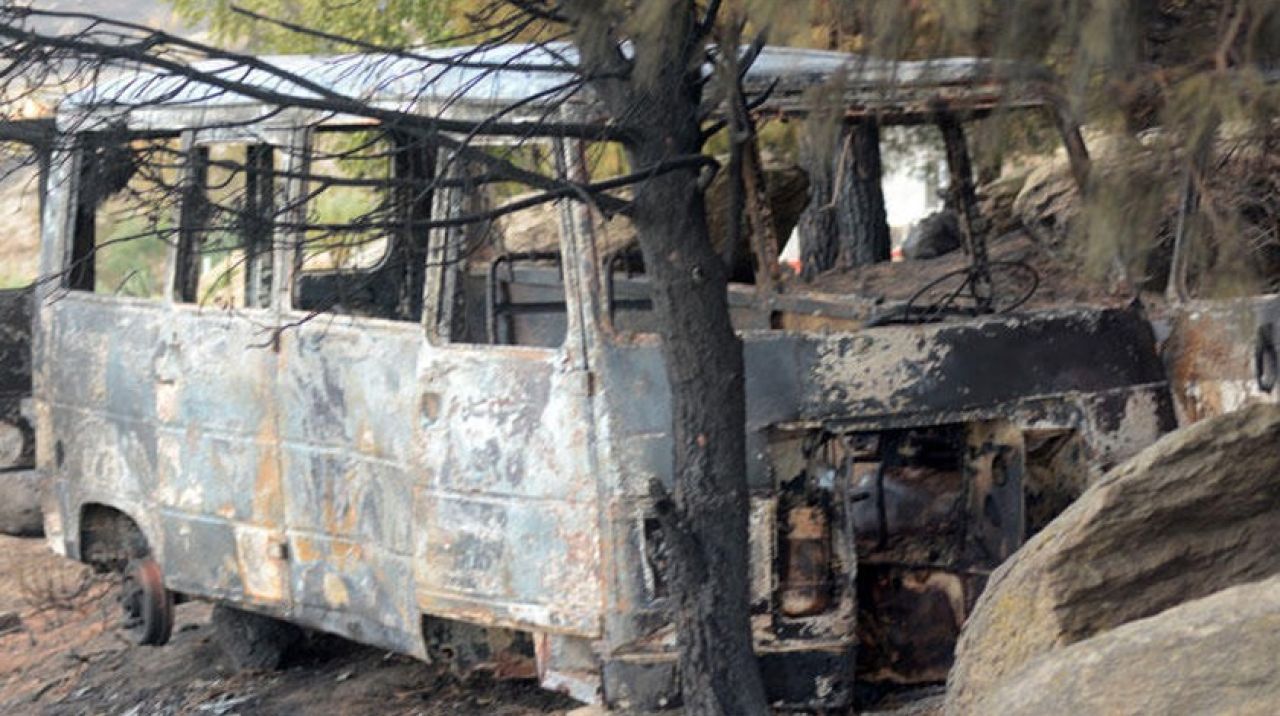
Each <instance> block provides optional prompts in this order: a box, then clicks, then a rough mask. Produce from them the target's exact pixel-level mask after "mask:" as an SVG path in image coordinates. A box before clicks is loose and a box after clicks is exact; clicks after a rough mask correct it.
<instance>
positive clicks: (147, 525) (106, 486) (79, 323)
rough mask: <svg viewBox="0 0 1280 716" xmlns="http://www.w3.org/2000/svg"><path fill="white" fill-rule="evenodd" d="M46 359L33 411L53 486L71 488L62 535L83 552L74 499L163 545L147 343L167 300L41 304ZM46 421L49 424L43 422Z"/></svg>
mask: <svg viewBox="0 0 1280 716" xmlns="http://www.w3.org/2000/svg"><path fill="white" fill-rule="evenodd" d="M41 311H42V313H43V317H42V320H41V330H43V331H45V354H44V355H46V356H47V362H46V363H45V365H43V366H42V369H43V370H44V372H45V376H46V377H47V379H46V380H43V381H41V386H40V387H41V392H40V394H39V395H38V396H37V403H38V404H37V410H38V412H39V416H40V418H39V419H40V422H41V423H42V426H41V427H42V434H45V435H47V436H48V437H49V438H50V439H49V441H48V444H47V445H45V446H44V447H43V450H46V451H47V453H48V455H49V462H50V463H51V464H50V465H49V468H50V469H51V475H52V477H53V480H54V482H55V483H56V487H55V491H57V492H62V493H66V494H67V497H68V499H67V502H66V503H65V504H64V505H63V508H64V509H67V510H69V511H70V514H65V515H61V517H62V518H63V520H62V521H63V522H65V523H66V524H67V527H68V528H69V529H70V530H71V531H70V532H69V533H67V534H65V535H64V539H65V540H66V543H67V545H68V547H69V552H70V553H71V554H72V555H79V551H80V544H79V543H80V534H79V530H78V517H79V511H80V506H81V505H83V504H85V503H100V504H103V505H106V506H109V507H112V508H115V509H118V510H120V511H122V512H124V513H125V514H127V515H128V516H129V517H131V518H132V519H133V520H134V521H135V522H136V523H137V524H138V527H139V528H141V529H142V531H143V533H144V534H145V535H146V536H147V538H148V539H149V541H150V542H151V544H152V548H153V549H156V550H157V551H160V550H161V549H162V548H161V547H160V546H159V544H158V543H159V542H160V540H159V539H157V536H158V535H159V534H160V521H159V519H158V517H157V515H156V513H155V510H154V505H155V502H154V495H155V494H156V491H157V487H158V485H159V479H160V478H159V475H158V470H157V463H158V457H157V436H156V424H155V419H154V414H153V411H154V405H155V390H154V383H153V381H152V380H151V376H150V375H149V374H148V372H149V370H150V365H151V360H150V358H151V348H152V345H153V344H154V342H155V337H156V336H157V335H158V331H159V326H160V325H161V323H162V322H163V316H164V313H165V311H164V307H163V306H162V305H161V304H158V303H157V304H149V303H144V302H140V301H121V302H118V303H117V302H114V301H111V300H109V299H104V298H102V297H98V296H92V295H89V294H81V293H74V292H72V293H68V294H67V295H65V296H63V297H61V298H60V299H59V300H57V301H56V302H50V303H47V304H45V305H44V306H42V307H41ZM46 426H47V429H46Z"/></svg>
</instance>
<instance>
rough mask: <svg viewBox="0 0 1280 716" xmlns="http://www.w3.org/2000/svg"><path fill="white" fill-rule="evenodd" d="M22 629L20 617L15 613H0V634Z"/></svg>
mask: <svg viewBox="0 0 1280 716" xmlns="http://www.w3.org/2000/svg"><path fill="white" fill-rule="evenodd" d="M21 628H22V617H20V616H18V613H17V612H0V634H8V633H9V632H11V631H17V630H18V629H21Z"/></svg>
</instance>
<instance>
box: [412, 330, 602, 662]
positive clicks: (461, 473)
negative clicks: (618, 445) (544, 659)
mask: <svg viewBox="0 0 1280 716" xmlns="http://www.w3.org/2000/svg"><path fill="white" fill-rule="evenodd" d="M422 368H423V371H422V374H421V386H422V391H423V393H422V402H421V405H420V409H419V411H418V416H419V419H420V421H421V425H422V428H423V430H424V434H425V435H426V443H425V446H426V449H425V451H424V453H423V461H424V468H425V469H424V472H423V474H422V481H421V482H420V485H419V489H418V490H417V492H416V494H415V496H414V502H415V511H416V513H417V516H418V517H419V519H420V520H421V526H420V528H419V531H418V534H417V537H418V541H417V544H416V546H415V557H416V559H415V564H414V566H415V569H416V570H417V580H418V588H417V597H418V603H419V605H420V606H421V607H422V609H423V610H424V611H425V612H427V613H430V614H435V615H439V616H445V617H450V618H458V619H465V620H467V621H473V622H477V623H481V624H497V625H504V626H512V627H515V628H525V629H541V630H547V631H554V632H559V633H564V634H571V635H578V636H588V637H594V636H597V635H598V634H599V633H600V628H601V626H600V622H601V610H602V595H601V589H602V582H601V580H602V575H601V572H600V553H599V550H600V534H599V522H598V520H599V516H598V507H597V485H596V481H595V472H594V469H593V465H592V454H593V453H592V449H593V444H592V440H593V437H592V436H593V433H592V427H591V426H592V424H593V420H592V416H591V414H590V401H589V397H588V385H589V382H588V378H587V374H586V372H585V371H580V370H574V369H572V368H571V367H569V366H568V365H567V363H566V362H565V361H564V360H563V357H562V355H561V354H559V353H557V352H552V351H550V350H546V349H537V348H518V347H512V346H496V347H478V346H453V347H448V348H428V349H427V352H426V354H425V356H424V361H423V367H422Z"/></svg>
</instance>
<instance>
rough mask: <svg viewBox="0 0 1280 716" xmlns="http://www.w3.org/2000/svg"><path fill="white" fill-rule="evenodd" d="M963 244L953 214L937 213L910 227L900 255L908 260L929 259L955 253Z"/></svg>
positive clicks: (958, 226)
mask: <svg viewBox="0 0 1280 716" xmlns="http://www.w3.org/2000/svg"><path fill="white" fill-rule="evenodd" d="M963 243H964V235H963V234H961V233H960V222H959V221H958V220H957V219H956V215H955V213H953V212H950V211H939V212H935V213H933V214H930V215H928V216H926V217H924V218H923V219H921V220H920V222H919V223H917V224H916V225H915V226H912V227H911V231H910V232H909V233H908V234H907V238H906V240H905V241H903V242H902V255H903V257H904V258H908V259H931V258H935V257H938V256H941V255H943V254H946V253H950V252H952V251H955V250H956V249H958V248H960V245H961V244H963Z"/></svg>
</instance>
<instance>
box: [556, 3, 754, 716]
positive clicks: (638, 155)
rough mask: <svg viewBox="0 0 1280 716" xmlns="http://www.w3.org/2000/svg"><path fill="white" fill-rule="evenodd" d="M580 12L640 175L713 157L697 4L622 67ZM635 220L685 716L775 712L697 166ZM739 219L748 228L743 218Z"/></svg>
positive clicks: (724, 308) (737, 397) (723, 298)
mask: <svg viewBox="0 0 1280 716" xmlns="http://www.w3.org/2000/svg"><path fill="white" fill-rule="evenodd" d="M566 8H572V9H573V10H572V11H573V12H577V13H580V16H579V17H578V18H577V19H579V20H580V21H579V22H578V23H577V25H578V27H577V32H578V37H577V44H578V46H579V49H580V52H581V62H582V64H583V70H584V72H586V73H587V74H589V75H599V76H604V75H613V76H614V77H625V78H624V79H607V80H600V81H597V82H596V83H595V88H596V89H597V92H598V95H599V96H600V97H601V98H602V99H603V100H604V101H605V103H606V105H607V107H608V109H609V112H610V114H611V115H612V116H615V117H627V118H628V124H629V125H630V126H632V127H633V128H634V129H633V138H631V139H630V140H629V141H628V142H627V144H626V149H627V153H628V155H629V159H630V161H631V166H632V167H646V166H655V165H657V164H659V163H660V162H662V161H664V160H667V159H669V158H670V157H672V156H680V155H687V154H696V153H699V152H701V150H702V144H703V137H702V127H701V125H700V122H699V119H698V110H699V105H700V103H701V86H702V82H701V78H700V77H699V73H698V72H696V70H695V69H691V68H697V67H699V64H700V58H701V56H702V54H701V53H702V42H701V41H700V40H701V39H702V38H701V37H699V32H700V29H699V25H698V23H697V16H698V12H697V10H698V8H697V3H695V2H694V1H693V0H671V2H669V3H668V8H667V9H666V10H665V11H664V12H665V13H667V14H666V16H664V17H663V18H661V20H662V21H663V22H662V23H661V25H660V27H661V31H657V32H642V33H637V34H636V35H635V36H634V37H632V41H633V44H632V47H633V52H634V59H633V60H624V59H623V58H622V56H621V54H620V53H619V51H618V45H617V42H616V37H613V38H611V41H610V42H601V41H600V35H601V33H602V32H609V33H613V32H614V31H615V30H614V28H612V27H602V24H604V22H607V20H605V18H604V17H603V16H602V15H601V14H599V13H600V12H601V11H600V10H599V9H598V8H597V7H595V6H594V4H592V3H577V4H572V5H568V6H566ZM631 216H632V221H633V223H634V225H635V228H636V236H637V240H638V242H639V244H640V250H641V252H642V254H643V256H644V262H645V270H646V273H647V274H648V276H649V281H650V286H651V291H652V298H653V305H654V311H655V313H656V317H657V319H658V322H657V323H658V325H659V326H660V327H661V328H660V333H661V337H662V352H663V358H664V361H665V364H666V373H667V379H668V381H669V382H670V386H671V394H672V432H673V437H674V444H675V455H674V468H675V473H674V489H673V490H672V491H671V493H670V494H669V495H668V494H667V491H666V489H665V488H662V487H661V486H660V485H655V492H656V493H657V494H656V497H658V499H657V507H658V510H659V515H660V517H661V518H662V526H663V530H664V535H665V537H666V541H667V543H668V544H669V545H671V546H672V548H673V557H674V559H673V560H672V561H673V573H672V574H671V575H670V577H671V590H672V594H673V597H674V601H675V610H674V613H673V614H672V619H673V622H674V624H675V627H676V633H677V641H678V647H679V655H680V664H679V669H680V686H681V695H682V698H683V701H684V706H685V710H686V713H689V714H696V715H703V714H706V715H712V714H716V715H719V714H733V715H735V716H737V715H738V714H743V715H752V714H762V715H763V714H767V713H768V705H767V702H766V700H765V696H764V686H763V682H762V680H761V678H760V670H759V666H758V663H757V661H756V657H755V652H754V649H753V644H752V634H751V621H750V606H749V588H748V561H749V558H750V553H749V550H748V524H747V520H748V509H749V500H748V494H747V485H746V436H745V432H746V396H745V386H744V369H743V357H742V342H741V341H740V340H739V338H738V336H737V334H736V333H735V331H734V329H733V324H732V322H731V321H730V316H729V304H728V293H727V288H728V274H727V270H726V268H725V265H724V262H723V261H722V260H721V257H720V256H719V254H717V252H716V250H715V248H714V246H713V244H712V241H711V234H710V231H709V230H708V226H707V217H706V205H705V202H704V196H703V192H702V190H701V189H700V187H699V185H698V174H697V172H696V171H694V170H683V171H673V172H670V173H666V174H662V175H658V176H655V177H654V178H652V179H649V180H646V181H645V182H643V183H642V184H640V185H638V186H637V187H636V190H635V199H634V201H633V208H632V215H631ZM732 220H737V218H736V217H732Z"/></svg>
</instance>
